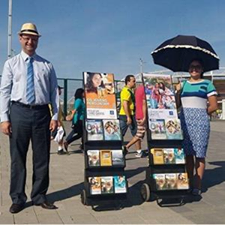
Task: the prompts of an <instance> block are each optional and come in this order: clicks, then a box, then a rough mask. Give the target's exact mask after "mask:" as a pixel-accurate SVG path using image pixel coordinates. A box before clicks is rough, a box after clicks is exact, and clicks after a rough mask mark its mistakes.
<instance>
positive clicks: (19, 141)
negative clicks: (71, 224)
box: [0, 23, 59, 213]
mask: <svg viewBox="0 0 225 225" xmlns="http://www.w3.org/2000/svg"><path fill="white" fill-rule="evenodd" d="M18 34H19V41H20V44H21V47H22V51H21V53H20V54H18V55H16V56H14V57H13V58H10V59H8V60H7V61H6V62H5V65H4V68H3V72H2V80H1V87H0V106H1V109H0V118H1V130H2V132H3V133H4V134H6V135H8V136H9V140H10V156H11V182H10V196H11V199H12V205H11V207H10V210H9V211H10V212H11V213H18V212H19V211H21V210H22V209H23V208H24V205H25V202H26V200H27V196H26V194H25V183H26V156H27V151H28V147H29V142H30V141H31V142H32V149H33V180H32V185H33V186H32V192H31V200H32V202H33V204H34V205H40V206H41V207H42V208H46V209H56V208H57V207H56V206H54V205H53V204H52V203H49V202H47V200H46V193H47V190H48V186H49V158H50V132H51V131H54V130H55V129H56V128H57V118H58V107H59V97H58V91H57V89H58V85H57V78H56V74H55V71H54V68H53V66H52V64H51V63H50V62H49V61H47V60H46V59H44V58H42V57H40V56H39V55H37V54H36V52H35V50H36V48H37V46H38V40H39V38H40V36H41V35H40V34H39V33H38V31H37V28H36V26H35V25H34V24H32V23H25V24H23V26H22V28H21V30H20V32H19V33H18ZM48 104H51V106H52V111H53V115H52V117H51V116H50V111H49V107H48Z"/></svg>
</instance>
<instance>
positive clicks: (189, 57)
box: [151, 35, 219, 72]
mask: <svg viewBox="0 0 225 225" xmlns="http://www.w3.org/2000/svg"><path fill="white" fill-rule="evenodd" d="M151 54H152V57H153V59H154V63H155V64H158V65H161V66H164V67H166V68H168V69H170V70H172V71H174V72H178V71H183V72H188V68H189V64H190V63H191V61H193V59H200V60H201V61H202V62H203V66H204V72H206V71H211V70H216V69H219V57H218V56H217V54H216V52H215V51H214V50H213V48H212V46H211V45H210V44H209V43H208V42H206V41H204V40H201V39H199V38H197V37H195V36H184V35H178V36H176V37H174V38H171V39H169V40H167V41H165V42H164V43H162V44H161V45H160V46H159V47H158V48H156V49H155V50H154V51H153V52H152V53H151Z"/></svg>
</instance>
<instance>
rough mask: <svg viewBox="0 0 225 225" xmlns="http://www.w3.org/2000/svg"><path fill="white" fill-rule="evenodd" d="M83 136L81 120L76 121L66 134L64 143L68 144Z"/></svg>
mask: <svg viewBox="0 0 225 225" xmlns="http://www.w3.org/2000/svg"><path fill="white" fill-rule="evenodd" d="M82 136H83V120H78V121H77V123H76V124H75V125H73V127H72V130H71V131H70V133H69V134H68V136H67V138H66V141H67V143H68V144H70V143H71V142H73V141H75V140H78V139H79V138H81V137H82Z"/></svg>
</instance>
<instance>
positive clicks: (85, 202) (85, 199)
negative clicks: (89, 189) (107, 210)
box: [80, 190, 87, 205]
mask: <svg viewBox="0 0 225 225" xmlns="http://www.w3.org/2000/svg"><path fill="white" fill-rule="evenodd" d="M80 197H81V202H82V204H83V205H87V194H86V191H85V190H82V192H81V194H80Z"/></svg>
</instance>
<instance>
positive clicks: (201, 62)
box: [189, 58, 204, 78]
mask: <svg viewBox="0 0 225 225" xmlns="http://www.w3.org/2000/svg"><path fill="white" fill-rule="evenodd" d="M194 61H196V62H198V63H199V64H200V65H201V66H202V73H201V76H200V78H203V76H204V63H203V61H202V60H201V59H198V58H196V59H192V60H191V61H190V63H189V67H190V65H191V63H192V62H194Z"/></svg>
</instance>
